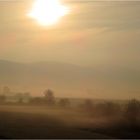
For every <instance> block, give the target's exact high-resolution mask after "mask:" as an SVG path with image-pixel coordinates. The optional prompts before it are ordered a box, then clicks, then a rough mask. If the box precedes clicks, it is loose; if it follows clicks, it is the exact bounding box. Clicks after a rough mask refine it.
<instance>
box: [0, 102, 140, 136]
mask: <svg viewBox="0 0 140 140" xmlns="http://www.w3.org/2000/svg"><path fill="white" fill-rule="evenodd" d="M106 104H107V103H106ZM86 105H87V107H88V108H86V107H85V108H83V107H78V108H70V107H46V106H39V105H20V104H19V105H1V106H0V138H140V134H139V132H140V125H139V124H138V125H133V124H134V123H135V122H133V123H132V124H131V123H130V122H128V121H127V119H126V118H125V116H123V117H122V115H120V114H121V112H118V111H117V109H118V108H117V106H116V107H115V106H113V104H109V103H108V105H109V107H110V106H112V107H113V110H112V111H111V110H110V111H109V109H107V108H106V109H105V110H107V111H108V112H107V111H106V112H104V111H103V110H102V111H101V113H99V112H100V111H99V110H101V109H99V106H100V107H101V106H102V107H105V104H104V105H103V104H99V105H97V106H98V110H97V109H95V108H92V109H91V108H90V107H89V106H90V103H89V102H88V103H87V104H86ZM115 108H116V110H115V112H114V113H113V111H114V109H115ZM110 109H111V108H110ZM119 111H120V110H119ZM110 113H113V114H110ZM127 118H128V116H127ZM132 119H133V118H132ZM138 121H139V120H138Z"/></svg>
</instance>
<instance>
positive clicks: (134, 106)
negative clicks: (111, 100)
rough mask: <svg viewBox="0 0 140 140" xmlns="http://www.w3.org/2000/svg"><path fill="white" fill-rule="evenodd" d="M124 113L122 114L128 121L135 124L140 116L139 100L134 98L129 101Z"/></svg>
mask: <svg viewBox="0 0 140 140" xmlns="http://www.w3.org/2000/svg"><path fill="white" fill-rule="evenodd" d="M124 113H125V114H124V116H125V118H126V119H127V121H129V123H132V124H137V123H138V122H139V118H140V102H139V101H138V100H135V99H133V100H131V101H129V103H128V104H127V106H126V110H125V112H124Z"/></svg>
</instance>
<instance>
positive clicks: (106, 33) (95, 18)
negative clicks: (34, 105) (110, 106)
mask: <svg viewBox="0 0 140 140" xmlns="http://www.w3.org/2000/svg"><path fill="white" fill-rule="evenodd" d="M33 3H34V0H29V1H27V0H21V1H15V0H9V1H7V0H6V1H0V59H1V61H0V86H1V87H3V86H4V85H8V86H9V87H11V88H12V89H13V90H16V91H21V90H23V91H30V92H31V93H32V94H33V95H41V93H42V92H43V90H44V89H46V88H52V89H54V91H55V92H56V93H57V96H71V97H93V98H123V99H124V98H127V99H128V98H139V94H140V88H139V84H140V63H139V60H140V55H139V51H140V40H139V36H140V15H139V14H138V13H140V2H138V1H118V2H117V1H94V0H90V1H86V0H83V1H78V0H72V1H71V0H62V1H61V3H62V4H63V6H65V8H66V7H67V8H68V10H69V11H68V12H66V9H65V10H64V9H63V12H64V13H61V14H60V13H59V14H57V15H54V17H53V19H54V20H51V21H55V19H59V18H60V17H61V15H64V16H63V17H61V18H60V20H59V21H57V23H56V24H54V25H51V26H42V25H40V24H39V23H38V22H37V21H36V20H39V19H40V20H41V18H40V17H42V18H43V17H47V16H49V15H45V14H43V13H41V11H40V9H39V8H40V7H39V6H38V7H33ZM39 4H40V6H41V3H39ZM39 4H38V5H39ZM54 4H55V3H54ZM33 8H36V9H37V10H38V11H40V13H35V11H36V9H33ZM57 8H58V9H59V8H60V9H61V8H62V5H59V7H57ZM63 8H64V7H63ZM31 9H32V12H34V13H32V17H33V14H35V15H34V18H35V19H33V18H31V17H29V16H27V15H28V14H29V13H30V12H31ZM60 11H61V12H62V9H61V10H59V12H60ZM55 12H56V11H55ZM39 14H43V15H42V16H41V15H39ZM59 16H60V17H59ZM43 21H44V22H48V23H50V22H51V21H50V19H49V20H47V21H46V20H42V22H43ZM4 60H8V61H4Z"/></svg>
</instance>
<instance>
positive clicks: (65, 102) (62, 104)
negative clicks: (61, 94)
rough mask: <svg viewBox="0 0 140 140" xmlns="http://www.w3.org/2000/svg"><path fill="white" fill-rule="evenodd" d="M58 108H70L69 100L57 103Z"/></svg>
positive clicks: (61, 100)
mask: <svg viewBox="0 0 140 140" xmlns="http://www.w3.org/2000/svg"><path fill="white" fill-rule="evenodd" d="M58 104H59V106H61V107H70V101H69V99H66V98H65V99H60V101H59V103H58Z"/></svg>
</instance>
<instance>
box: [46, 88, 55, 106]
mask: <svg viewBox="0 0 140 140" xmlns="http://www.w3.org/2000/svg"><path fill="white" fill-rule="evenodd" d="M44 95H45V101H46V103H47V104H48V105H54V104H55V97H54V93H53V91H52V90H50V89H48V90H46V91H45V92H44Z"/></svg>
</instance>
